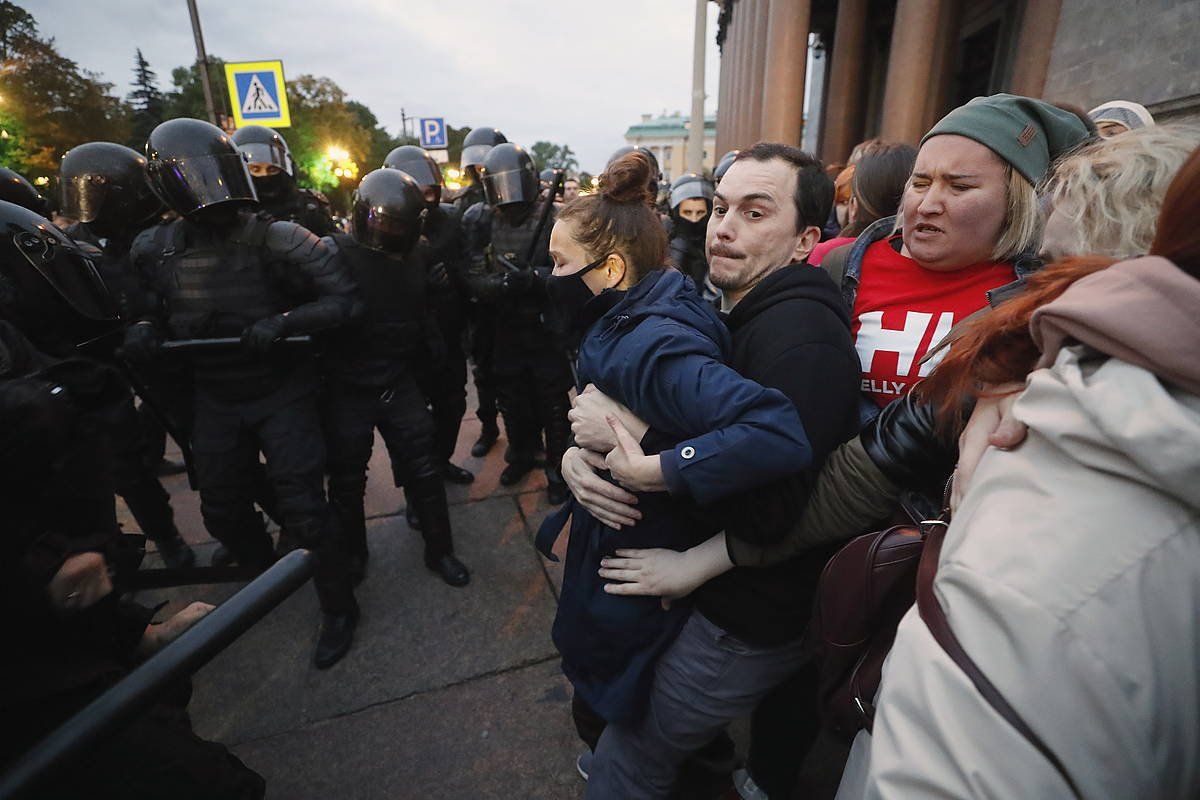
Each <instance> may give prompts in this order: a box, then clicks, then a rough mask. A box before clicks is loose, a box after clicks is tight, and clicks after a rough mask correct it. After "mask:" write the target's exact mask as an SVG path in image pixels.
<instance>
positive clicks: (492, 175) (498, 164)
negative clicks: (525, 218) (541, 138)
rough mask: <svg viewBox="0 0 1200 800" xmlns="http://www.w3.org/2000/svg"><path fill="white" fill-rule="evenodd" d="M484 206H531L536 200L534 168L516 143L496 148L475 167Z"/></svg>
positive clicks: (527, 155)
mask: <svg viewBox="0 0 1200 800" xmlns="http://www.w3.org/2000/svg"><path fill="white" fill-rule="evenodd" d="M479 180H480V182H481V183H482V184H483V195H484V197H486V198H487V201H488V204H489V205H492V206H496V207H498V208H499V207H503V206H507V205H514V204H517V203H532V202H533V201H535V200H537V197H538V174H537V167H535V166H534V165H533V159H532V158H530V156H529V153H528V151H526V150H525V148H524V147H521V145H519V144H513V143H512V142H507V143H505V144H500V145H496V146H495V147H493V148H492V152H490V153H488V155H487V158H486V159H484V161H483V166H482V167H480V168H479Z"/></svg>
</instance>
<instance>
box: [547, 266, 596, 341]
mask: <svg viewBox="0 0 1200 800" xmlns="http://www.w3.org/2000/svg"><path fill="white" fill-rule="evenodd" d="M607 259H608V256H607V255H604V256H601V257H600V258H598V259H596V260H595V261H593V262H592V263H590V264H588V265H587V266H585V267H584V268H583V269H581V270H578V271H577V272H573V273H571V274H570V275H551V276H550V277H548V278H546V294H547V295H548V296H549V298H550V306H551V308H552V309H553V311H554V323H555V324H554V326H553V327H554V328H555V330H556V332H557V333H559V334H561V335H563V336H566V337H569V338H571V339H577V338H578V336H579V335H581V334H582V333H583V331H584V330H585V329H586V327H587V325H588V324H590V323H591V322H593V321H594V320H589V319H588V318H587V316H586V315H585V314H584V306H586V305H587V304H588V302H589V301H591V300H593V299H594V298H595V297H596V295H594V294H592V290H591V289H590V288H588V285H587V284H586V283H584V282H583V276H584V275H586V274H587V273H589V272H591V271H592V270H594V269H595V268H596V267H598V266H600V265H601V264H603V263H604V262H605V261H606V260H607Z"/></svg>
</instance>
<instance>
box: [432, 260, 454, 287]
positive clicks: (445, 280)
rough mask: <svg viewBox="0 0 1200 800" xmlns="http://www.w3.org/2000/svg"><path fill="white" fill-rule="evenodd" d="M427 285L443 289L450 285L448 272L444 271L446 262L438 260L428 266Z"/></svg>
mask: <svg viewBox="0 0 1200 800" xmlns="http://www.w3.org/2000/svg"><path fill="white" fill-rule="evenodd" d="M428 277H429V285H430V286H432V287H433V288H435V289H445V288H446V287H447V286H449V285H450V273H448V272H446V262H445V261H439V262H437V263H436V264H434V265H433V266H431V267H430V268H429V276H428Z"/></svg>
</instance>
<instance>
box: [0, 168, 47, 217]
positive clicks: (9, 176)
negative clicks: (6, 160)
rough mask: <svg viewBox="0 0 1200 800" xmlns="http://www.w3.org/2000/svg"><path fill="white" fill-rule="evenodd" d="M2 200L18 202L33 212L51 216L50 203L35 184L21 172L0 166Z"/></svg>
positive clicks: (0, 196) (0, 197)
mask: <svg viewBox="0 0 1200 800" xmlns="http://www.w3.org/2000/svg"><path fill="white" fill-rule="evenodd" d="M0 200H3V201H5V202H7V203H16V204H17V205H19V206H21V207H22V208H28V209H29V210H30V211H32V212H33V213H35V214H37V215H39V216H42V217H46V218H47V219H49V218H50V203H49V202H48V201H47V200H46V198H45V197H42V195H41V193H40V192H39V191H38V190H37V189H35V188H34V187H33V184H32V183H30V182H29V180H28V179H27V178H26V177H25V176H24V175H22V174H21V173H19V172H15V171H13V170H11V169H9V168H8V167H0Z"/></svg>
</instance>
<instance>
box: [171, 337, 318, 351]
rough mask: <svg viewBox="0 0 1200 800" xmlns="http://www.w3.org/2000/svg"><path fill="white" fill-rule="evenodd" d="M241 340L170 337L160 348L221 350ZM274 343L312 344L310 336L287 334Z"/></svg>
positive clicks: (232, 338) (237, 343) (236, 344)
mask: <svg viewBox="0 0 1200 800" xmlns="http://www.w3.org/2000/svg"><path fill="white" fill-rule="evenodd" d="M241 344H242V340H241V338H239V337H236V336H228V337H221V338H217V339H171V340H170V341H166V342H163V343H162V345H160V349H162V350H165V351H184V352H186V351H189V350H222V349H226V348H231V347H240V346H241ZM275 344H277V345H278V344H286V345H297V344H312V337H311V336H308V335H307V334H306V335H303V336H288V337H286V338H283V339H279V340H278V341H276V342H275Z"/></svg>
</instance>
